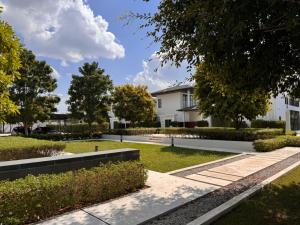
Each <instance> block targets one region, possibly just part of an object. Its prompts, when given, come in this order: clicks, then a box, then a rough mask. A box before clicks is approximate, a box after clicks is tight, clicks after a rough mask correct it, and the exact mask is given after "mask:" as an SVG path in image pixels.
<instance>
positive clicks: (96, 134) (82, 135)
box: [30, 132, 102, 141]
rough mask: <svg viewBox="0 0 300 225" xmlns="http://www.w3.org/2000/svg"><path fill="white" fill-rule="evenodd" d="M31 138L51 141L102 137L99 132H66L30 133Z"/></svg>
mask: <svg viewBox="0 0 300 225" xmlns="http://www.w3.org/2000/svg"><path fill="white" fill-rule="evenodd" d="M30 137H31V138H36V139H41V140H52V141H69V140H81V139H83V140H86V139H97V138H101V137H102V133H101V132H94V133H92V134H90V133H86V132H85V133H68V134H31V135H30Z"/></svg>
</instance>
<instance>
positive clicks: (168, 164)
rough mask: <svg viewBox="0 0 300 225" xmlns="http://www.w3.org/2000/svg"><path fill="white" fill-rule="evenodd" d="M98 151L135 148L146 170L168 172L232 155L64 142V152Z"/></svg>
mask: <svg viewBox="0 0 300 225" xmlns="http://www.w3.org/2000/svg"><path fill="white" fill-rule="evenodd" d="M96 145H97V146H99V150H110V149H118V148H135V149H139V150H140V151H141V152H140V153H141V161H142V162H143V164H144V165H145V166H146V168H147V169H150V170H154V171H158V172H168V171H172V170H176V169H180V168H184V167H188V166H192V165H196V164H200V163H205V162H209V161H213V160H217V159H221V158H224V157H227V156H230V155H232V154H231V153H223V152H211V151H200V150H193V149H185V148H177V147H174V148H172V147H168V146H162V145H152V144H139V143H128V142H123V143H121V142H115V141H80V142H66V148H65V151H66V152H72V153H82V152H91V151H94V149H95V146H96Z"/></svg>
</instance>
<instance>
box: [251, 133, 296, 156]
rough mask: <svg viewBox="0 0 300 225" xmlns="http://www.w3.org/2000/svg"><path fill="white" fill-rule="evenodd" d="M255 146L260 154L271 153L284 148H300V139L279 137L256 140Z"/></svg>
mask: <svg viewBox="0 0 300 225" xmlns="http://www.w3.org/2000/svg"><path fill="white" fill-rule="evenodd" d="M253 145H254V148H255V150H256V151H258V152H269V151H273V150H276V149H279V148H283V147H300V137H296V136H289V135H285V136H278V137H276V138H272V139H266V140H256V141H254V142H253Z"/></svg>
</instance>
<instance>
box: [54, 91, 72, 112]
mask: <svg viewBox="0 0 300 225" xmlns="http://www.w3.org/2000/svg"><path fill="white" fill-rule="evenodd" d="M56 95H57V96H58V97H60V102H59V103H58V105H56V108H57V113H67V112H68V106H67V104H66V101H67V100H68V99H69V95H65V94H56Z"/></svg>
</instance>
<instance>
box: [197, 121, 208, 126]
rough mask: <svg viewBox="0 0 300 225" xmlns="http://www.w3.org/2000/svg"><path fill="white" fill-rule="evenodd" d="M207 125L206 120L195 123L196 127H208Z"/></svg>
mask: <svg viewBox="0 0 300 225" xmlns="http://www.w3.org/2000/svg"><path fill="white" fill-rule="evenodd" d="M208 125H209V124H208V121H206V120H200V121H197V127H208Z"/></svg>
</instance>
